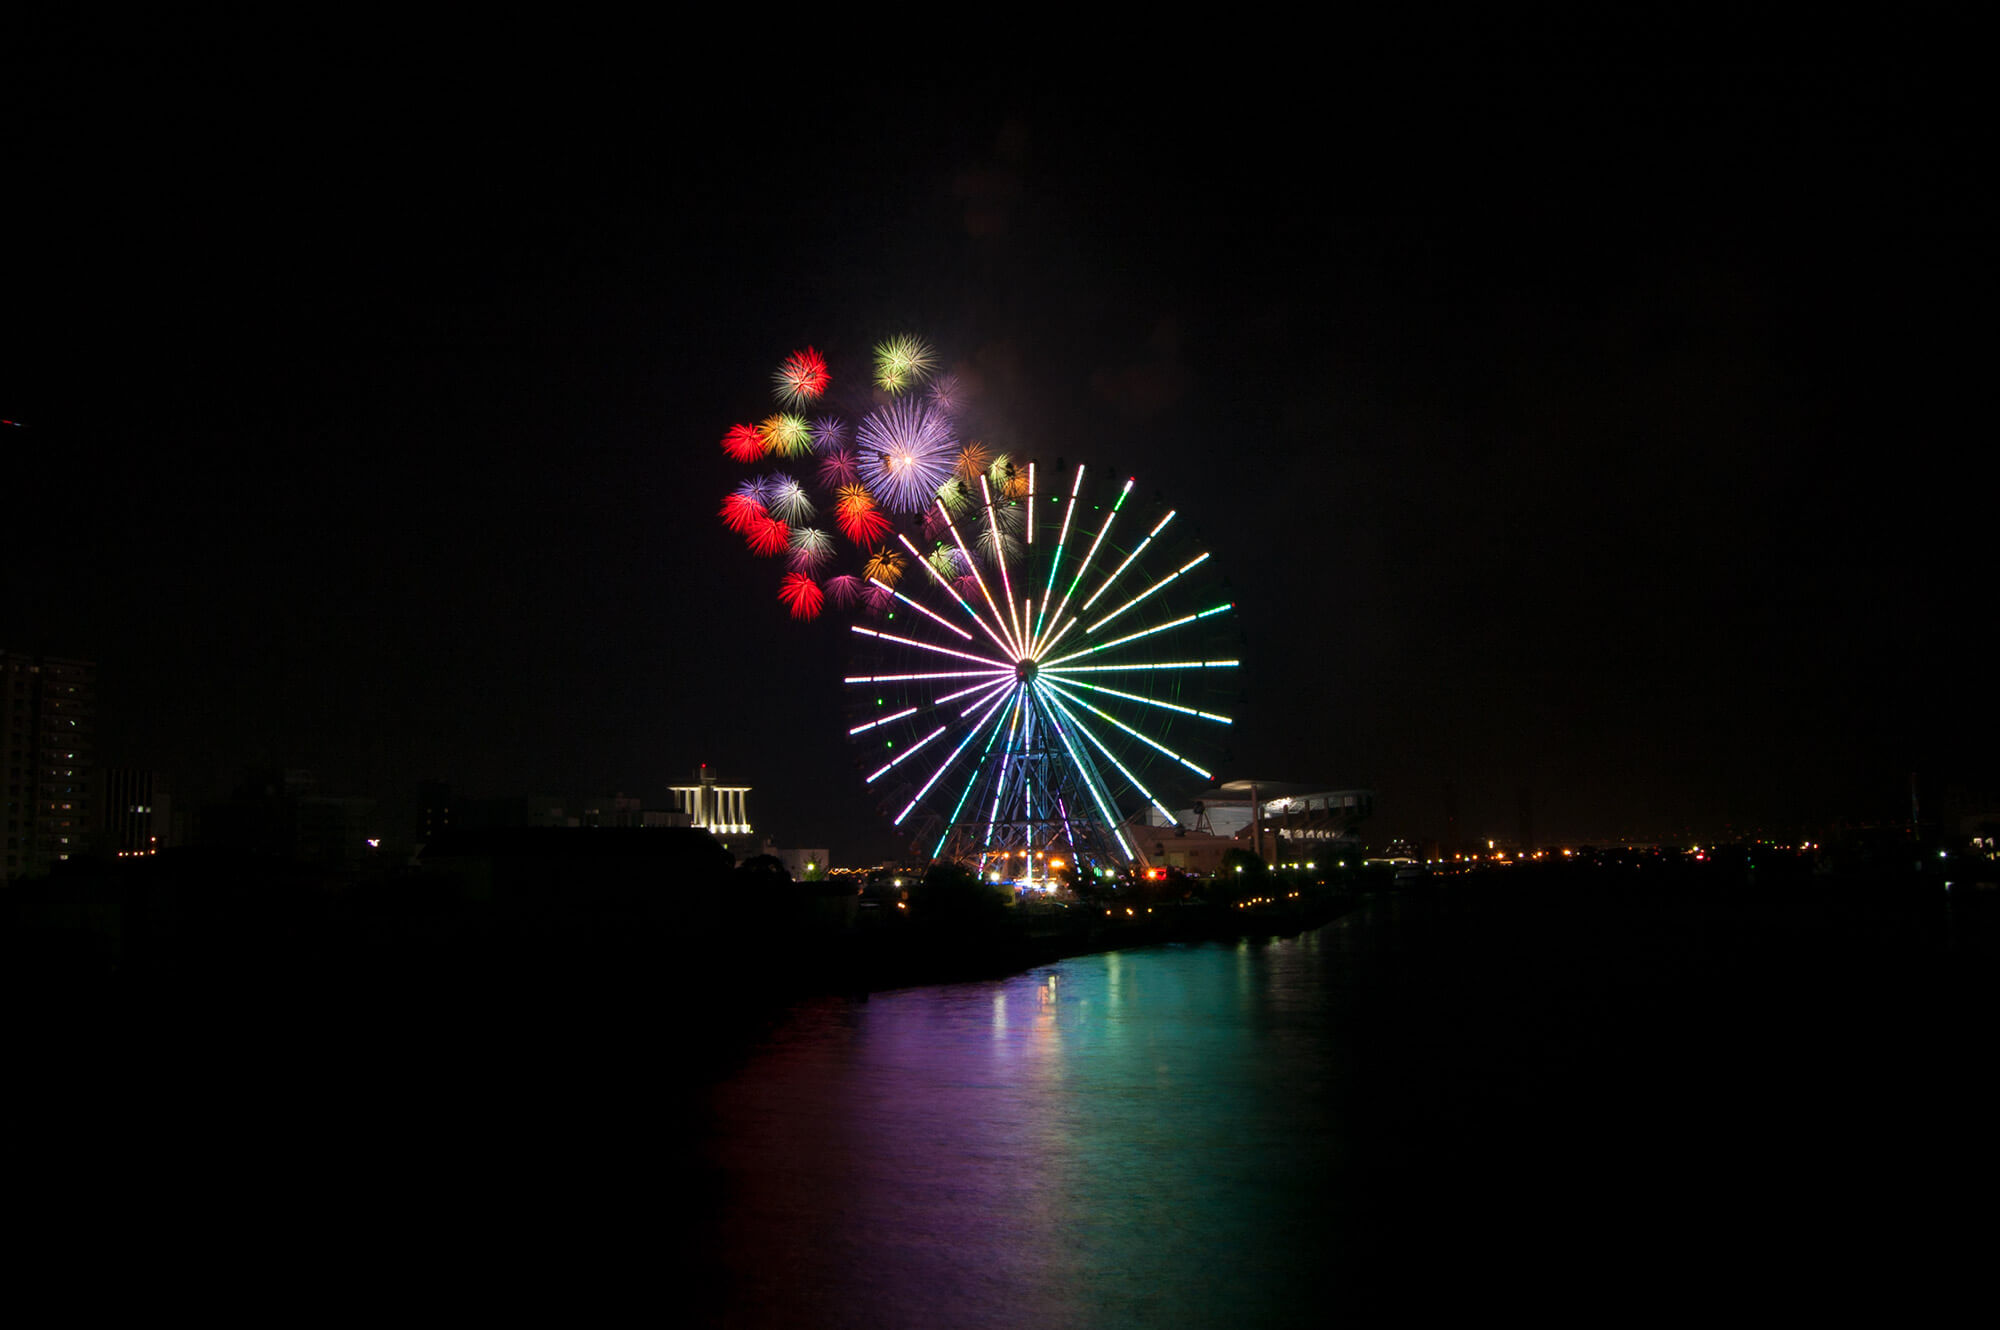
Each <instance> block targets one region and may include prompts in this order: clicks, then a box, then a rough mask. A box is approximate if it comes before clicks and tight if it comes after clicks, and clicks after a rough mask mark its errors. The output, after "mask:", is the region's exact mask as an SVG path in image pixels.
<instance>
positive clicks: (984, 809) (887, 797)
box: [844, 447, 1240, 886]
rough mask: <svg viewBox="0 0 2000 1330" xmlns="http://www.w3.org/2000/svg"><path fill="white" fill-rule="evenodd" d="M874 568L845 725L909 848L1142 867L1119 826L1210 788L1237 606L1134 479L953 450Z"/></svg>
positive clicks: (999, 859)
mask: <svg viewBox="0 0 2000 1330" xmlns="http://www.w3.org/2000/svg"><path fill="white" fill-rule="evenodd" d="M924 485H925V490H926V492H927V493H929V494H933V495H935V496H936V497H935V499H934V501H933V502H932V504H931V505H930V506H929V507H928V509H927V510H926V511H925V512H924V513H923V514H922V518H921V523H920V525H917V524H913V530H908V531H901V532H898V533H897V534H896V535H895V536H894V540H895V543H896V545H897V547H898V548H896V549H894V550H885V555H886V556H888V557H878V558H876V559H874V560H872V561H871V563H870V565H869V568H868V570H867V576H866V580H867V583H868V596H869V597H870V598H871V603H872V605H873V607H874V608H875V610H876V613H875V614H873V615H872V616H871V617H870V618H869V619H868V620H867V621H866V622H858V623H855V624H853V625H851V629H850V631H851V632H852V634H853V641H854V644H855V648H856V649H855V651H854V663H853V664H852V665H851V667H850V669H849V672H848V673H847V675H846V676H845V678H844V682H845V684H846V685H847V689H848V693H849V696H850V700H851V703H852V706H851V710H852V713H853V715H852V721H853V724H852V725H851V727H850V729H849V731H848V732H849V734H850V736H852V738H853V739H854V741H855V742H856V743H857V744H858V745H860V751H861V752H862V754H863V760H862V762H861V766H862V767H863V774H864V776H865V779H866V781H867V783H868V784H869V786H870V787H871V788H872V789H874V790H876V791H877V792H879V795H880V797H881V801H882V806H883V809H884V811H885V813H887V814H888V816H889V817H890V820H891V821H892V822H893V823H894V825H896V826H897V827H899V828H901V829H903V830H904V831H905V832H907V833H908V834H909V836H910V837H911V848H912V851H913V852H914V853H915V854H916V855H917V856H919V857H921V858H928V859H949V860H955V861H958V862H961V863H964V864H966V865H968V866H971V867H974V868H976V869H977V871H979V873H980V874H981V875H982V876H983V877H987V878H989V879H993V880H1001V881H1010V882H1016V883H1019V884H1021V885H1024V886H1049V885H1052V884H1054V883H1055V882H1057V881H1060V880H1062V879H1064V878H1070V877H1073V876H1074V877H1082V876H1086V875H1090V874H1093V873H1115V872H1119V871H1124V870H1127V869H1130V868H1133V867H1139V866H1144V865H1145V863H1146V860H1145V856H1144V854H1143V852H1142V850H1141V849H1140V845H1139V840H1138V838H1137V837H1136V836H1135V835H1134V833H1133V831H1132V830H1131V826H1132V824H1134V823H1137V822H1143V821H1144V820H1146V816H1147V814H1148V811H1149V810H1152V811H1155V812H1157V814H1158V815H1160V816H1161V817H1164V818H1165V819H1166V820H1168V821H1170V822H1171V821H1172V820H1173V817H1174V815H1173V813H1172V812H1171V811H1170V810H1169V807H1168V805H1167V803H1166V802H1165V801H1166V800H1167V799H1170V798H1174V797H1176V795H1178V794H1179V793H1181V792H1183V791H1186V790H1189V789H1205V788H1206V787H1207V786H1208V785H1209V784H1210V783H1211V782H1212V781H1213V780H1214V774H1213V772H1212V770H1211V769H1210V766H1209V763H1210V762H1212V761H1213V760H1214V759H1213V757H1212V755H1213V754H1215V753H1216V752H1218V751H1220V750H1221V749H1223V748H1224V747H1225V745H1226V743H1227V736H1228V732H1229V727H1230V726H1231V724H1232V719H1231V716H1230V714H1229V711H1230V700H1231V699H1232V698H1233V697H1234V695H1235V688H1234V681H1235V677H1236V675H1237V672H1238V667H1239V665H1240V661H1239V660H1238V659H1237V651H1236V639H1237V629H1236V626H1235V623H1234V619H1235V616H1234V614H1233V612H1232V611H1233V610H1234V605H1233V603H1232V602H1231V601H1230V600H1229V599H1228V596H1227V594H1226V592H1225V591H1223V590H1222V589H1221V588H1220V587H1219V585H1218V583H1219V582H1220V579H1219V577H1218V576H1217V574H1216V570H1215V567H1214V564H1213V562H1212V561H1211V559H1210V557H1209V553H1208V551H1207V549H1206V548H1204V547H1202V546H1201V545H1200V544H1199V542H1197V541H1195V540H1194V539H1193V538H1192V537H1191V536H1190V535H1189V533H1188V532H1187V530H1186V527H1187V525H1188V524H1187V523H1186V522H1185V520H1180V519H1179V514H1177V513H1176V512H1175V511H1173V510H1171V509H1167V508H1165V507H1164V506H1161V505H1158V504H1157V503H1154V504H1148V503H1146V502H1144V501H1143V500H1142V499H1141V498H1140V497H1139V496H1138V493H1137V489H1136V481H1135V480H1132V479H1126V480H1124V481H1122V482H1117V481H1110V482H1104V481H1099V480H1098V478H1097V477H1095V476H1092V475H1089V474H1087V471H1086V468H1084V467H1081V466H1079V467H1076V468H1075V469H1074V470H1072V471H1069V472H1067V473H1065V474H1061V475H1056V476H1047V477H1045V476H1042V475H1039V474H1038V471H1037V467H1036V466H1035V465H1034V464H1032V463H1030V464H1026V465H1016V464H1012V463H1009V462H1007V461H1006V460H1005V459H989V458H988V457H987V456H986V455H985V454H984V452H983V450H980V449H977V448H976V447H975V448H968V449H966V450H965V451H964V452H963V453H962V454H961V455H960V456H959V458H958V459H957V464H956V466H954V467H953V469H952V472H951V474H950V476H949V478H948V479H946V480H945V481H944V483H942V484H941V485H940V484H936V483H934V478H930V477H927V478H925V481H924Z"/></svg>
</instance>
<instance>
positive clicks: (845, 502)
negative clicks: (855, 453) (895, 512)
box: [833, 485, 895, 545]
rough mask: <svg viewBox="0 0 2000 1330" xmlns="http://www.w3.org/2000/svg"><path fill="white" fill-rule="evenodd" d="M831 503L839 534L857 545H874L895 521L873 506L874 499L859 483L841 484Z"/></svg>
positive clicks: (887, 532)
mask: <svg viewBox="0 0 2000 1330" xmlns="http://www.w3.org/2000/svg"><path fill="white" fill-rule="evenodd" d="M839 494H840V497H839V499H837V500H836V501H835V503H834V505H833V521H834V525H836V526H838V527H839V528H840V534H842V535H843V536H846V537H847V538H848V539H849V540H851V541H853V542H854V543H855V544H857V545H875V544H878V543H879V542H880V541H881V540H882V538H883V537H884V536H886V535H888V534H889V532H890V530H891V529H892V528H893V527H894V526H895V523H893V522H891V521H890V520H889V515H888V514H887V513H885V512H883V511H882V510H881V509H880V508H877V507H876V506H875V500H874V499H873V498H871V497H869V494H868V491H867V490H866V489H864V488H862V487H861V486H859V485H842V486H841V487H840V490H839Z"/></svg>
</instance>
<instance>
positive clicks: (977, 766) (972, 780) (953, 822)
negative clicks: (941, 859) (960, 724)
mask: <svg viewBox="0 0 2000 1330" xmlns="http://www.w3.org/2000/svg"><path fill="white" fill-rule="evenodd" d="M1015 696H1016V697H1017V698H1018V697H1019V693H1016V694H1015ZM1005 725H1006V717H1005V715H1004V714H1003V715H1002V717H1001V719H1000V720H998V721H995V722H994V725H993V728H992V729H990V730H988V731H987V732H986V747H984V748H982V749H981V750H980V751H979V760H978V761H977V762H975V763H973V764H972V774H971V775H970V776H968V777H966V780H965V788H963V789H961V790H960V791H959V792H958V802H957V803H956V804H953V805H952V809H951V817H950V818H949V819H947V820H946V822H945V824H944V834H943V835H942V836H939V837H938V842H937V844H936V845H934V846H932V847H931V857H932V858H933V859H935V858H937V857H938V856H939V855H940V854H943V853H944V847H945V845H946V843H947V842H949V841H950V840H951V836H952V833H953V832H954V831H956V830H957V829H958V826H959V821H958V815H959V814H960V813H962V812H964V811H965V801H966V800H967V799H970V798H971V797H972V792H973V791H974V790H975V789H977V788H979V773H980V772H982V771H984V770H985V769H986V763H987V760H988V759H989V758H991V757H992V755H993V741H994V740H995V739H997V738H999V737H1000V731H1001V729H1002V728H1003V727H1004V726H1005Z"/></svg>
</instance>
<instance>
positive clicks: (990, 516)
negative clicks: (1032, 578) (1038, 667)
mask: <svg viewBox="0 0 2000 1330" xmlns="http://www.w3.org/2000/svg"><path fill="white" fill-rule="evenodd" d="M979 497H980V498H981V499H983V500H984V501H985V503H986V529H987V530H988V531H990V532H992V533H993V562H995V563H997V564H999V565H1000V590H1001V591H1002V592H1003V593H1004V594H1005V596H1006V600H1007V617H1008V618H1009V619H1010V620H1012V621H1013V625H1014V641H1015V642H1016V643H1018V644H1019V645H1020V648H1021V651H1020V654H1021V655H1023V656H1025V655H1027V654H1028V639H1027V635H1026V633H1025V632H1024V631H1023V629H1022V624H1021V621H1020V620H1019V619H1017V618H1015V617H1014V580H1013V578H1011V577H1009V576H1008V575H1007V546H1006V543H1005V542H1004V541H1002V540H1001V539H1000V514H999V513H998V512H997V511H995V510H994V507H993V493H992V491H991V490H989V489H987V488H986V477H984V476H981V477H980V478H979Z"/></svg>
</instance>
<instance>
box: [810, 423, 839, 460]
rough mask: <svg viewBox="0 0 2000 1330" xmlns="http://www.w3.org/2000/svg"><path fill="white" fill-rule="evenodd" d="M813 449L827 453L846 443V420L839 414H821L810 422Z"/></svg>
mask: <svg viewBox="0 0 2000 1330" xmlns="http://www.w3.org/2000/svg"><path fill="white" fill-rule="evenodd" d="M812 443H813V451H814V452H817V453H829V452H832V451H833V450H834V449H836V448H840V447H842V446H844V445H845V444H846V443H847V422H846V421H844V420H842V419H841V418H840V417H839V416H821V417H820V418H819V419H818V420H815V421H814V422H813V423H812Z"/></svg>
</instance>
